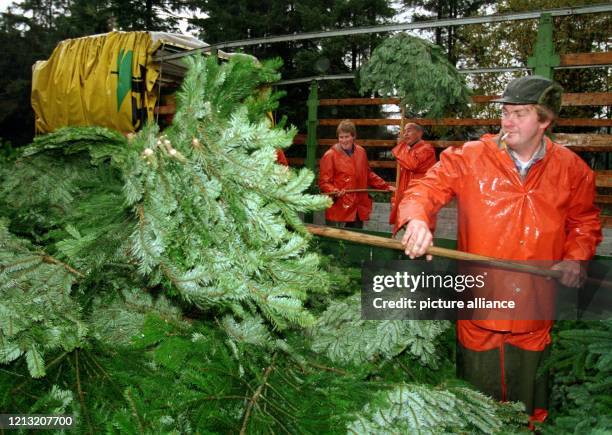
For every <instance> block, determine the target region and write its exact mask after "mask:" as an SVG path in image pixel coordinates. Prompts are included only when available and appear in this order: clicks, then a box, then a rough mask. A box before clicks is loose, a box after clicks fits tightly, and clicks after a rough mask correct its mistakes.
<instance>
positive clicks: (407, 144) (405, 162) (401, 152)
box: [389, 123, 436, 225]
mask: <svg viewBox="0 0 612 435" xmlns="http://www.w3.org/2000/svg"><path fill="white" fill-rule="evenodd" d="M391 152H392V153H393V155H394V156H395V158H396V159H397V164H398V167H399V170H398V172H397V174H398V176H397V180H396V181H397V183H396V184H395V189H396V190H395V194H394V195H393V197H392V198H391V214H390V215H389V223H390V224H391V225H394V224H395V220H396V217H397V208H398V206H399V204H400V202H401V201H402V197H403V194H404V191H405V190H406V189H407V188H408V185H409V184H410V182H411V181H412V180H416V179H418V178H422V177H423V176H424V175H425V173H426V172H427V170H428V169H429V168H431V167H432V166H433V165H434V164H435V163H436V152H435V151H434V148H433V147H432V146H431V144H429V143H427V142H425V141H424V140H423V127H421V126H420V125H419V124H415V123H409V124H406V125H405V126H404V131H402V133H401V137H400V138H399V139H398V144H397V145H396V146H395V148H393V150H391Z"/></svg>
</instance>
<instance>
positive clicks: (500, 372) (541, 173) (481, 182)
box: [397, 76, 601, 422]
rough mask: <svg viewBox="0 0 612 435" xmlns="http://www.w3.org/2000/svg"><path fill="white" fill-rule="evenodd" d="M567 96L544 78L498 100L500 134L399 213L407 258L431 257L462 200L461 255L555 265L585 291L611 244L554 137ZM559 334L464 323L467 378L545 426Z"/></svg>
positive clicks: (573, 158) (585, 183)
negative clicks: (443, 224) (589, 268)
mask: <svg viewBox="0 0 612 435" xmlns="http://www.w3.org/2000/svg"><path fill="white" fill-rule="evenodd" d="M561 93H562V89H561V87H560V86H559V85H557V84H555V83H554V82H552V81H551V80H548V79H546V78H544V77H540V76H527V77H522V78H520V79H517V80H514V81H512V82H511V83H510V84H509V85H508V87H507V88H506V90H505V91H504V94H503V96H502V98H501V99H498V100H495V101H496V102H499V103H502V104H503V106H502V121H501V126H502V130H501V132H500V134H499V135H498V136H484V137H483V138H482V140H480V141H476V142H468V143H466V144H464V145H463V147H462V148H449V149H447V150H445V151H444V152H442V154H441V155H440V162H439V164H438V165H436V166H435V167H433V168H432V169H431V170H430V171H429V172H428V173H427V175H425V177H423V178H422V179H420V180H418V181H416V182H415V183H414V184H413V185H412V186H411V187H410V188H409V189H408V191H407V192H406V193H405V194H404V199H403V200H402V202H401V204H400V206H399V213H398V224H397V228H400V227H403V226H406V232H405V234H404V237H403V239H402V243H403V244H404V246H405V250H406V255H408V256H410V257H411V258H415V257H418V256H421V255H423V254H424V253H425V250H426V249H427V247H428V246H430V245H431V244H432V235H431V231H430V229H429V226H430V224H431V222H432V219H434V216H435V214H436V213H437V212H438V210H439V209H440V208H441V207H442V206H443V205H444V204H446V203H447V202H449V201H450V199H451V198H453V197H456V198H457V203H458V233H459V234H458V249H460V250H462V251H466V252H471V253H474V254H481V255H487V256H491V257H498V258H502V259H512V260H550V261H551V263H554V266H553V267H552V268H553V269H556V270H559V271H561V273H562V276H561V278H560V279H559V281H560V282H561V283H562V284H563V285H566V286H569V287H579V286H580V284H581V282H582V281H583V280H584V277H585V271H584V261H585V260H589V259H590V258H591V257H592V256H593V255H594V253H595V248H596V246H597V244H598V243H599V242H600V241H601V226H600V221H599V210H598V209H597V208H596V207H595V206H594V205H593V200H594V194H595V177H594V174H593V171H592V170H591V169H590V168H589V167H588V166H587V165H586V164H585V163H584V162H583V161H582V159H580V157H578V156H577V155H576V154H574V153H573V152H572V151H570V150H568V149H567V148H564V147H563V146H560V145H558V144H555V143H554V142H552V141H551V140H550V139H548V138H547V137H546V136H545V135H544V133H545V131H546V130H547V129H549V128H550V127H551V125H552V123H553V121H554V119H555V117H556V115H557V113H558V110H559V108H560V106H561ZM543 287H544V288H542V287H539V286H538V287H536V288H534V287H529V286H528V287H521V286H519V287H516V288H515V289H514V290H515V291H517V292H521V293H520V294H523V292H525V293H527V294H528V295H529V296H528V297H529V298H530V301H532V302H533V305H537V302H534V301H535V299H536V298H537V297H539V296H538V290H541V292H539V293H544V294H550V292H549V293H547V289H546V288H545V286H543ZM494 290H495V288H494ZM531 298H533V299H531ZM550 302H552V301H550ZM530 318H531V319H533V317H527V319H530ZM540 318H541V317H540ZM551 318H552V317H548V319H551ZM523 319H525V317H523ZM552 324H553V322H552V320H459V321H457V341H458V346H457V349H458V354H457V369H458V373H459V374H460V375H462V376H463V377H465V378H466V379H467V380H468V381H470V382H471V383H472V384H474V385H476V387H478V388H479V389H480V390H481V391H483V392H485V393H487V394H489V395H492V396H494V397H496V398H498V399H500V400H509V401H514V400H520V401H522V402H523V403H524V404H525V406H526V410H527V412H528V413H529V414H531V422H533V421H543V420H544V419H545V418H546V416H547V401H548V392H547V385H546V381H547V376H541V377H538V376H536V374H537V372H538V369H539V368H540V367H541V366H542V362H543V360H544V358H545V357H546V354H547V352H548V351H549V348H550V342H551V336H550V330H551V327H552Z"/></svg>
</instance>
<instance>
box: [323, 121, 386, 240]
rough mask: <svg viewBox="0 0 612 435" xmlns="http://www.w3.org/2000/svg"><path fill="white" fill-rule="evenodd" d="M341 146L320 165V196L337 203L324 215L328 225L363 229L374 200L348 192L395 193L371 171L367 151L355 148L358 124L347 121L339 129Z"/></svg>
mask: <svg viewBox="0 0 612 435" xmlns="http://www.w3.org/2000/svg"><path fill="white" fill-rule="evenodd" d="M336 133H337V135H338V143H337V144H335V145H333V146H332V147H331V148H330V149H329V150H327V152H325V154H324V155H323V157H322V158H321V160H320V162H319V187H320V189H321V192H323V193H330V194H332V198H333V201H334V203H333V204H332V206H331V207H330V208H328V209H327V210H326V211H325V220H326V222H327V225H331V226H335V227H351V228H363V222H364V221H367V220H368V219H369V218H370V213H371V211H372V198H370V196H369V195H368V193H367V192H348V191H350V190H354V189H367V188H368V187H371V188H374V189H382V190H389V191H394V190H395V188H394V187H393V186H390V185H389V184H388V183H387V182H385V181H384V180H383V179H382V178H380V177H379V176H378V175H376V174H375V173H374V172H372V170H371V169H370V164H369V163H368V157H367V155H366V152H365V150H364V149H363V148H362V147H361V146H359V145H357V144H355V137H356V129H355V124H353V123H352V122H351V121H350V120H348V119H345V120H344V121H342V122H340V124H339V125H338V128H337V129H336Z"/></svg>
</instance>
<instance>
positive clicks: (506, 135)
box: [501, 133, 509, 140]
mask: <svg viewBox="0 0 612 435" xmlns="http://www.w3.org/2000/svg"><path fill="white" fill-rule="evenodd" d="M508 134H509V133H504V135H503V136H502V137H501V140H506V138H507V137H508Z"/></svg>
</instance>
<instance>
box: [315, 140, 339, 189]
mask: <svg viewBox="0 0 612 435" xmlns="http://www.w3.org/2000/svg"><path fill="white" fill-rule="evenodd" d="M333 160H334V156H333V154H332V151H331V150H329V151H327V152H326V153H325V154H324V155H323V157H321V160H319V189H321V192H325V193H327V192H334V191H336V190H338V189H336V186H334V162H333Z"/></svg>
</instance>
